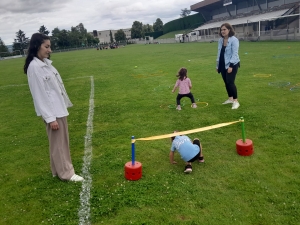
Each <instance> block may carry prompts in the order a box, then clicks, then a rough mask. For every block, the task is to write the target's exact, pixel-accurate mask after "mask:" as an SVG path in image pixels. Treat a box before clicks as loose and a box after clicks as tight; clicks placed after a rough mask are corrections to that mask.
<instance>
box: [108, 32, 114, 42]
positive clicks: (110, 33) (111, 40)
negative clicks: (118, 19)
mask: <svg viewBox="0 0 300 225" xmlns="http://www.w3.org/2000/svg"><path fill="white" fill-rule="evenodd" d="M109 37H110V43H113V42H114V38H113V35H112V32H111V30H110V31H109Z"/></svg>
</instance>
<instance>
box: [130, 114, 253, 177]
mask: <svg viewBox="0 0 300 225" xmlns="http://www.w3.org/2000/svg"><path fill="white" fill-rule="evenodd" d="M235 123H241V125H242V126H241V127H242V139H239V140H237V141H236V151H237V153H238V154H239V155H242V156H250V155H252V154H253V143H252V140H250V139H246V133H245V121H244V118H243V117H241V118H240V119H239V120H237V121H233V122H228V123H220V124H216V125H212V126H207V127H202V128H197V129H193V130H187V131H181V132H176V133H171V134H164V135H159V136H152V137H146V138H138V139H135V138H134V136H132V137H131V161H129V162H127V163H126V164H125V178H126V179H127V180H139V179H140V178H141V177H142V164H141V163H140V162H138V161H135V142H136V141H152V140H158V139H164V138H171V137H175V136H179V135H185V134H192V133H198V132H202V131H207V130H212V129H216V128H220V127H224V126H228V125H231V124H235Z"/></svg>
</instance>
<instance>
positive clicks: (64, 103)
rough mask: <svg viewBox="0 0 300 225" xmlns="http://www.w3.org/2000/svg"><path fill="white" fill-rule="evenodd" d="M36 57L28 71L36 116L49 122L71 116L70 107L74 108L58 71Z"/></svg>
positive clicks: (48, 61)
mask: <svg viewBox="0 0 300 225" xmlns="http://www.w3.org/2000/svg"><path fill="white" fill-rule="evenodd" d="M51 64H52V61H51V60H49V59H44V62H42V61H41V60H39V59H38V58H36V57H34V59H33V60H32V61H31V62H30V64H29V67H28V69H27V78H28V84H29V88H30V92H31V95H32V98H33V103H34V107H35V111H36V114H37V115H38V116H42V117H43V119H44V120H45V121H46V122H47V123H50V122H53V121H55V120H56V118H62V117H65V116H68V115H69V112H68V110H67V108H68V107H71V106H73V105H72V103H71V101H70V99H69V97H68V95H67V92H66V89H65V87H64V84H63V81H62V79H61V77H60V75H59V73H58V71H57V70H56V69H55V68H54V67H53V66H52V65H51Z"/></svg>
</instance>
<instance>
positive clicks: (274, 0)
mask: <svg viewBox="0 0 300 225" xmlns="http://www.w3.org/2000/svg"><path fill="white" fill-rule="evenodd" d="M299 6H300V1H299V0H204V1H202V2H199V3H196V4H194V5H191V6H190V9H191V11H194V12H198V13H200V14H201V15H202V17H203V18H204V21H205V22H204V23H203V24H202V25H201V26H200V27H198V28H196V29H194V30H193V31H192V32H193V34H195V36H194V40H195V41H199V39H201V38H202V39H211V40H215V39H216V38H219V36H218V33H219V28H220V26H221V25H222V24H223V23H225V22H228V23H230V24H231V25H233V27H234V29H235V31H236V36H237V37H238V38H239V39H245V40H252V41H253V40H268V39H274V40H276V39H286V38H287V39H298V40H300V33H299V28H300V18H299Z"/></svg>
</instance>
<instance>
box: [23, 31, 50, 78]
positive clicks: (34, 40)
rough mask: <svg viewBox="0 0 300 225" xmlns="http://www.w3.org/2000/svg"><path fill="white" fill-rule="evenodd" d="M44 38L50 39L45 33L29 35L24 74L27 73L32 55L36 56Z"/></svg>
mask: <svg viewBox="0 0 300 225" xmlns="http://www.w3.org/2000/svg"><path fill="white" fill-rule="evenodd" d="M45 40H50V38H49V37H48V36H47V35H45V34H40V33H35V34H33V35H32V36H31V39H30V42H29V47H28V51H27V56H26V59H25V65H24V73H25V74H27V69H28V66H29V64H30V62H31V61H32V60H33V58H34V57H37V53H38V51H39V49H40V47H41V45H42V44H43V43H44V41H45Z"/></svg>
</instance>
